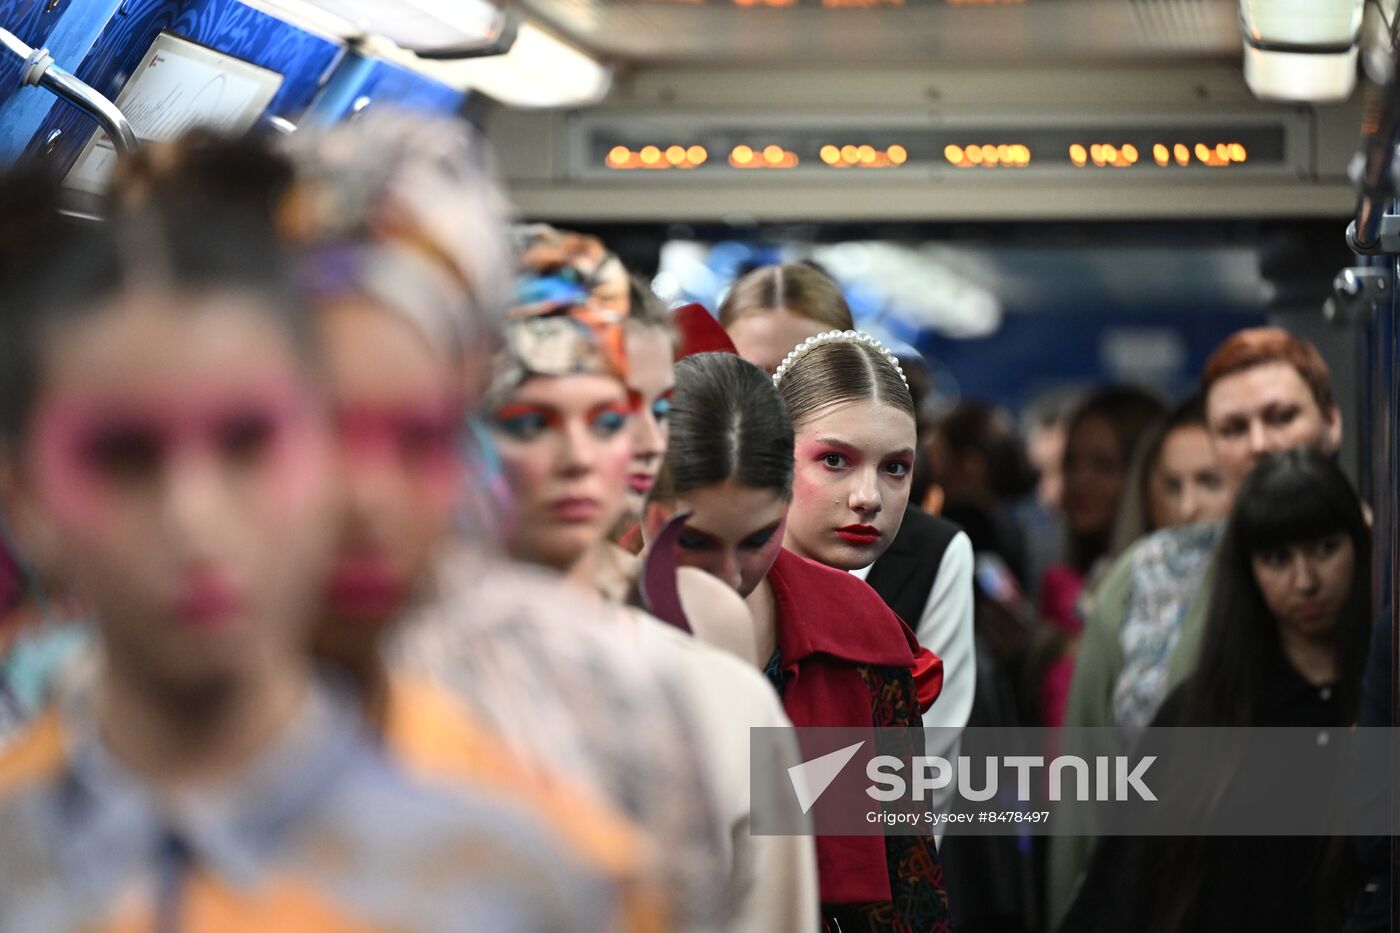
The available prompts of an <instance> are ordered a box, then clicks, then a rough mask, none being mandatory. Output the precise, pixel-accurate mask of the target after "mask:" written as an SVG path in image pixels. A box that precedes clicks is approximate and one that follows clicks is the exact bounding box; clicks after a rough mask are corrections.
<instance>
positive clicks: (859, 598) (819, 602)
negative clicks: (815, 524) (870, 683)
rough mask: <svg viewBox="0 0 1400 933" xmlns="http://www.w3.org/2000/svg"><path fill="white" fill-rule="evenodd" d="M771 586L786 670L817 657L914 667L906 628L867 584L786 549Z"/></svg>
mask: <svg viewBox="0 0 1400 933" xmlns="http://www.w3.org/2000/svg"><path fill="white" fill-rule="evenodd" d="M768 581H769V583H770V584H771V585H772V587H773V600H774V602H775V603H776V605H777V610H778V645H779V648H780V650H781V652H782V656H783V666H784V667H786V666H788V665H790V664H796V663H797V662H799V661H802V660H805V659H807V658H809V657H812V656H813V655H818V654H825V655H830V656H832V657H837V658H840V659H841V660H843V661H850V662H852V663H855V664H872V665H881V666H887V667H909V666H910V665H912V664H913V663H914V651H913V649H912V648H911V646H910V644H909V639H908V636H907V635H906V634H905V632H906V626H905V625H904V623H902V622H901V621H900V619H899V616H897V615H895V613H894V611H893V610H892V609H890V607H889V606H886V605H885V601H884V600H883V599H881V598H880V596H879V594H877V593H876V592H875V591H874V590H872V589H871V588H870V587H869V586H867V585H866V583H865V582H864V581H863V580H858V579H857V578H855V577H853V576H851V575H850V574H849V573H846V572H845V571H843V570H836V569H834V568H832V567H827V566H826V565H824V564H819V563H817V562H816V561H812V560H808V559H807V558H805V557H798V556H797V555H796V554H794V553H792V552H791V551H789V550H787V549H786V548H783V549H781V550H780V551H779V552H778V559H777V560H776V561H774V562H773V569H772V570H770V571H769V572H768Z"/></svg>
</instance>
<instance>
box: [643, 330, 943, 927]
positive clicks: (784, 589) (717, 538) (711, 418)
mask: <svg viewBox="0 0 1400 933" xmlns="http://www.w3.org/2000/svg"><path fill="white" fill-rule="evenodd" d="M792 498H793V432H792V426H791V424H790V422H789V421H788V417H787V411H786V409H785V407H784V405H783V401H782V398H781V396H780V395H779V394H778V392H777V390H776V389H775V388H774V386H773V382H772V379H771V378H770V377H769V376H768V375H767V374H765V373H764V372H763V371H762V370H761V369H759V368H757V367H756V366H754V365H752V364H750V363H747V362H745V361H744V360H742V359H740V358H739V357H737V356H734V355H732V354H728V353H701V354H698V355H696V356H692V357H689V358H687V359H685V360H682V361H681V362H680V363H678V364H677V366H676V392H675V396H674V399H673V406H672V423H671V446H670V450H669V451H668V452H667V455H666V463H665V465H664V466H663V468H662V471H661V476H660V478H659V481H658V483H657V488H656V490H655V492H654V494H653V496H652V506H651V508H650V509H649V512H648V517H647V530H648V535H649V537H651V538H655V536H656V534H657V533H658V532H659V531H660V529H661V527H662V525H663V524H664V522H665V521H666V520H668V519H669V518H670V517H671V516H672V515H674V514H676V513H680V512H688V513H690V514H689V518H687V519H686V526H685V529H684V531H683V532H682V534H681V536H680V541H679V547H680V555H681V560H682V562H683V563H685V564H688V565H690V566H694V567H699V568H700V569H703V570H706V571H708V572H709V573H711V574H714V575H715V576H717V577H719V578H720V579H721V580H724V581H725V582H727V583H728V584H729V585H730V586H732V587H733V588H734V589H735V590H737V591H738V592H739V594H740V595H741V596H744V597H745V599H746V601H747V602H748V604H749V608H750V610H751V612H752V613H753V616H754V620H755V624H754V628H753V629H752V631H751V633H750V645H749V651H748V652H747V657H748V660H749V661H750V662H751V663H752V664H754V665H755V666H756V667H759V668H760V669H764V672H765V674H766V675H767V676H768V678H769V681H770V682H771V683H772V685H773V688H774V689H776V690H777V691H778V693H779V694H780V695H781V697H782V701H783V708H784V709H785V710H786V711H787V714H788V716H789V718H791V720H792V722H793V724H794V725H796V726H799V727H803V726H846V727H862V728H865V727H872V726H874V727H883V726H918V725H920V723H921V720H920V713H919V706H920V704H919V702H918V698H917V695H916V689H915V685H914V677H913V669H914V666H915V663H916V661H915V658H916V653H917V651H918V646H917V644H916V643H915V641H914V638H913V635H912V633H910V632H909V630H908V628H907V627H906V626H905V625H904V624H903V623H902V622H900V620H899V617H898V616H896V615H895V614H894V613H893V612H892V611H890V609H889V608H888V607H887V606H886V605H885V604H884V603H883V602H882V601H881V600H880V598H879V596H877V595H876V594H875V593H874V592H873V591H872V590H871V589H870V588H869V587H868V586H866V585H865V584H864V583H862V582H860V581H859V580H857V579H855V578H854V577H853V576H851V575H850V574H848V573H845V572H843V571H838V570H835V569H833V568H830V567H826V566H823V565H821V564H819V563H816V562H815V561H810V560H807V559H805V558H802V557H799V556H797V555H796V554H793V553H792V552H791V551H788V550H785V549H784V548H783V547H782V544H783V541H784V526H785V524H786V521H787V517H788V506H789V503H790V502H791V500H792ZM817 855H818V867H819V871H820V876H821V879H820V880H821V899H822V911H823V915H824V917H825V918H826V919H827V920H828V921H829V923H830V922H834V923H836V924H839V928H840V929H845V930H920V931H926V930H933V929H938V928H939V924H940V923H946V922H947V919H948V908H947V898H946V895H945V894H944V892H943V888H942V882H941V871H940V869H939V866H938V853H937V851H936V849H935V848H934V845H933V841H932V839H930V838H928V837H895V836H891V837H889V838H880V837H875V836H850V837H833V836H820V837H818V839H817ZM828 928H829V929H835V928H836V927H835V926H829V927H828Z"/></svg>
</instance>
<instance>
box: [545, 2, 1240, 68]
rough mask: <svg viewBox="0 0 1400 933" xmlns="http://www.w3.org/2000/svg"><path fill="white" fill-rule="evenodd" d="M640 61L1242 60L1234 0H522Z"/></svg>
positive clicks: (560, 26)
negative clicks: (1232, 58) (1239, 58)
mask: <svg viewBox="0 0 1400 933" xmlns="http://www.w3.org/2000/svg"><path fill="white" fill-rule="evenodd" d="M522 5H523V7H524V8H525V10H526V11H527V12H528V13H529V15H530V16H531V17H533V18H535V19H538V20H539V21H540V22H542V23H545V24H546V25H548V26H549V27H551V28H553V29H555V30H557V31H558V32H559V33H560V34H561V36H563V37H564V38H566V39H569V40H570V41H573V42H576V43H578V44H579V45H580V46H582V47H584V48H585V49H587V50H589V51H591V52H594V53H596V54H599V55H603V56H606V57H609V58H612V59H615V60H619V61H623V62H630V63H637V64H652V65H655V64H677V63H691V64H714V65H722V64H726V63H734V64H740V63H742V64H768V65H784V64H793V65H808V66H810V65H820V64H829V65H834V66H850V65H890V64H898V65H910V64H919V63H927V62H937V63H938V64H940V65H947V64H958V63H967V64H987V63H988V61H989V60H990V61H995V62H998V63H1000V64H1008V63H1026V64H1045V63H1056V62H1082V61H1094V62H1108V61H1143V60H1162V59H1182V58H1215V59H1221V58H1230V57H1234V58H1238V57H1239V55H1240V33H1239V24H1238V10H1237V7H1236V3H1235V0H523V4H522Z"/></svg>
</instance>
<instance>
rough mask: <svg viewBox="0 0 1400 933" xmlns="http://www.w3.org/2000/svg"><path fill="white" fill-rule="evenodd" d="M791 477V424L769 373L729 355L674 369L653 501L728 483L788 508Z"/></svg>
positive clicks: (699, 357)
mask: <svg viewBox="0 0 1400 933" xmlns="http://www.w3.org/2000/svg"><path fill="white" fill-rule="evenodd" d="M792 471H793V433H792V423H791V422H790V421H789V420H788V414H787V409H786V408H784V407H783V400H782V397H781V396H780V395H779V394H778V391H777V389H775V388H774V387H773V380H772V379H771V378H770V377H769V376H768V374H767V373H765V372H764V371H763V370H761V369H759V368H758V367H757V366H755V365H753V364H752V363H750V362H748V361H747V360H743V359H740V358H739V357H738V356H735V355H734V354H732V353H699V354H696V355H695V356H690V357H687V358H685V359H683V360H681V361H680V362H679V363H677V364H676V391H675V394H674V395H673V396H672V398H671V443H670V447H669V448H668V449H667V451H666V460H665V463H664V464H663V465H662V468H661V474H660V476H659V477H658V478H657V486H656V491H655V494H654V495H655V497H656V498H658V499H660V500H666V499H674V498H676V497H677V496H680V495H683V494H685V493H687V492H691V491H693V490H696V489H704V488H707V487H710V486H717V485H721V484H723V483H726V482H729V481H731V480H732V481H734V482H735V483H737V484H739V485H740V486H744V487H747V488H751V489H770V490H772V491H774V492H776V493H778V494H779V495H781V496H782V497H783V498H784V499H785V500H790V499H791V498H792Z"/></svg>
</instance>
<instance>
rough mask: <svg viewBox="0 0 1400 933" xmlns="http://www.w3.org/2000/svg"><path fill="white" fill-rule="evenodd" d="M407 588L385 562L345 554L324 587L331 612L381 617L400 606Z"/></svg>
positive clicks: (353, 615)
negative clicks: (327, 584)
mask: <svg viewBox="0 0 1400 933" xmlns="http://www.w3.org/2000/svg"><path fill="white" fill-rule="evenodd" d="M406 591H407V587H406V586H405V584H404V582H403V580H402V579H400V578H399V575H398V574H397V573H395V572H394V569H393V568H392V567H390V566H389V565H388V563H387V562H385V561H384V560H382V559H381V558H377V557H344V558H341V560H340V561H339V562H338V563H337V564H336V566H335V570H334V572H333V573H332V574H331V580H330V585H329V587H327V594H326V595H327V600H328V602H329V603H330V608H331V611H332V612H334V613H335V614H336V615H338V616H341V617H343V618H352V619H364V620H367V621H375V620H383V619H388V618H390V617H392V616H394V615H395V614H396V613H397V612H398V611H399V608H400V607H401V606H402V605H403V602H404V596H405V594H406Z"/></svg>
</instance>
